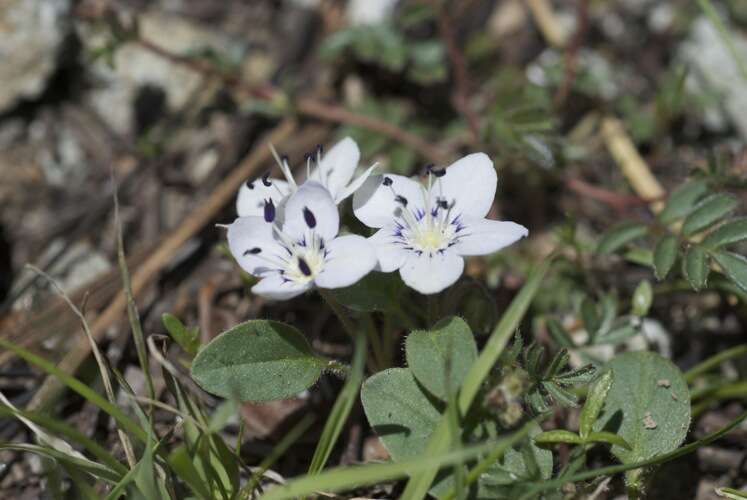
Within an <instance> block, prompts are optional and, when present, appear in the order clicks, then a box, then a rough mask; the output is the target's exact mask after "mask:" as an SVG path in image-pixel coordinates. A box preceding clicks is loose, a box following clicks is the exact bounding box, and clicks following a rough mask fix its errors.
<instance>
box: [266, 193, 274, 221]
mask: <svg viewBox="0 0 747 500" xmlns="http://www.w3.org/2000/svg"><path fill="white" fill-rule="evenodd" d="M264 215H265V222H272V221H274V220H275V204H274V203H273V202H272V198H268V199H267V200H266V201H265V214H264Z"/></svg>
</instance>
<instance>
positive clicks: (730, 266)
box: [711, 251, 747, 293]
mask: <svg viewBox="0 0 747 500" xmlns="http://www.w3.org/2000/svg"><path fill="white" fill-rule="evenodd" d="M711 255H712V256H713V258H714V259H715V260H716V262H717V263H718V265H719V266H721V269H723V270H724V274H726V276H727V277H728V278H729V279H730V280H731V281H733V282H734V284H735V285H737V286H738V287H739V288H740V290H742V291H743V292H745V293H747V258H745V257H744V256H743V255H739V254H736V253H734V252H725V251H724V252H714V253H713V254H711Z"/></svg>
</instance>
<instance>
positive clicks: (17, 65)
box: [0, 0, 70, 112]
mask: <svg viewBox="0 0 747 500" xmlns="http://www.w3.org/2000/svg"><path fill="white" fill-rule="evenodd" d="M69 10H70V2H69V1H68V0H2V1H1V2H0V82H2V84H1V85H0V112H2V111H6V110H8V109H10V108H11V107H12V106H13V105H14V104H15V103H16V102H18V101H19V100H21V99H33V98H34V97H36V96H38V95H39V94H41V93H42V91H43V90H44V88H45V85H46V82H47V78H48V77H49V76H50V75H51V74H52V72H53V71H54V69H55V66H56V63H57V56H58V49H59V47H60V45H61V44H62V41H63V40H64V38H65V36H66V35H67V33H68V31H69V29H70V25H69V23H68V22H67V21H66V19H67V17H68V14H69Z"/></svg>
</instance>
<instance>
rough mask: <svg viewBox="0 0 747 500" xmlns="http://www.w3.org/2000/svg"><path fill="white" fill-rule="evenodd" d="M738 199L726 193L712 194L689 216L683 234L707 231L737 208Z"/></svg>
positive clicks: (684, 224)
mask: <svg viewBox="0 0 747 500" xmlns="http://www.w3.org/2000/svg"><path fill="white" fill-rule="evenodd" d="M738 204H739V203H738V202H737V199H736V198H734V197H733V196H731V195H728V194H724V193H717V194H712V195H711V196H709V197H708V198H706V199H704V200H703V201H701V202H700V203H698V206H697V207H696V208H695V210H694V211H693V213H691V214H690V215H688V216H687V218H686V219H685V222H684V223H683V224H682V234H684V235H685V236H689V235H691V234H695V233H697V232H700V231H702V230H703V229H706V228H707V227H708V226H710V225H711V224H713V223H714V222H716V221H717V220H719V219H720V218H722V217H724V216H725V215H727V214H729V213H730V212H731V211H732V210H734V209H735V208H737V205H738Z"/></svg>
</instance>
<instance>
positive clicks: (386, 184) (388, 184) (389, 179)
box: [381, 177, 394, 186]
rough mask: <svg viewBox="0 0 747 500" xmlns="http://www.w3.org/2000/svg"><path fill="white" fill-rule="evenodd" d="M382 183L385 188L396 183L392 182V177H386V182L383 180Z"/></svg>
mask: <svg viewBox="0 0 747 500" xmlns="http://www.w3.org/2000/svg"><path fill="white" fill-rule="evenodd" d="M381 183H382V184H384V185H385V186H391V185H392V184H393V183H394V181H393V180H392V178H391V177H384V180H382V181H381Z"/></svg>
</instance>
